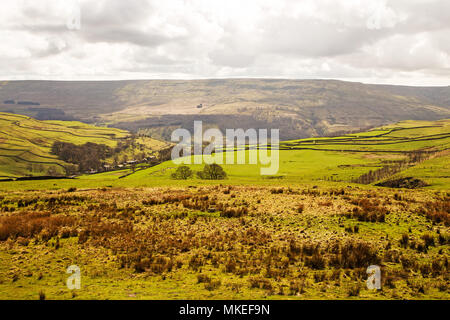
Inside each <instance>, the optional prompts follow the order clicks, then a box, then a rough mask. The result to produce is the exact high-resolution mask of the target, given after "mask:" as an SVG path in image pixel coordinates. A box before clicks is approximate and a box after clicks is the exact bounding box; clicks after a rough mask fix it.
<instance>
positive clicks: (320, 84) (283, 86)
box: [0, 79, 450, 139]
mask: <svg viewBox="0 0 450 320" xmlns="http://www.w3.org/2000/svg"><path fill="white" fill-rule="evenodd" d="M0 101H2V102H1V103H0V111H14V112H15V113H18V114H25V115H29V116H34V117H38V118H39V119H42V120H45V119H46V117H49V119H54V118H55V117H56V118H58V117H60V118H61V120H68V119H80V120H82V121H85V122H97V123H106V124H109V125H113V126H116V127H119V128H123V129H130V130H133V131H139V130H143V131H144V132H147V133H149V134H151V135H152V136H155V137H163V138H166V139H167V138H168V135H169V134H170V132H171V130H172V129H173V128H176V127H180V126H182V127H189V126H192V121H193V120H194V119H195V120H204V121H205V122H207V123H208V125H209V126H215V127H219V128H222V129H224V128H235V127H243V128H250V127H253V128H280V134H281V137H282V138H283V139H294V138H302V137H309V136H323V135H336V134H339V133H342V132H348V131H352V130H362V129H366V128H369V127H375V126H380V125H384V124H388V123H394V122H396V121H400V120H406V119H411V120H437V119H442V118H449V117H450V87H449V86H447V87H408V86H390V85H372V84H362V83H356V82H345V81H336V80H275V79H216V80H185V81H184V80H131V81H3V82H0ZM7 101H32V102H33V103H38V104H39V105H38V106H37V107H36V106H33V105H19V104H11V103H5V102H7ZM200 105H201V107H200ZM55 109H57V110H55ZM53 111H54V112H53Z"/></svg>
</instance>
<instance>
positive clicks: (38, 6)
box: [0, 0, 450, 85]
mask: <svg viewBox="0 0 450 320" xmlns="http://www.w3.org/2000/svg"><path fill="white" fill-rule="evenodd" d="M76 2H77V1H76V0H67V1H60V0H40V1H34V0H7V1H3V2H2V10H1V11H0V39H1V40H2V41H1V42H0V70H1V71H0V72H1V74H0V78H2V79H129V78H133V79H138V78H140V79H143V78H216V77H247V76H248V77H275V78H337V79H343V80H356V81H365V82H372V83H388V82H391V83H402V84H423V85H428V84H430V85H437V84H439V85H449V80H448V79H450V45H449V43H450V42H449V41H448V39H449V36H450V2H449V1H446V0H391V1H389V0H343V1H335V0H301V1H300V0H255V1H242V0H239V1H238V0H227V1H211V0H191V1H183V0H165V1H158V0H148V1H147V0H128V1H123V0H97V1H94V0H80V3H81V7H80V8H81V29H80V30H69V29H68V28H67V26H66V23H67V21H68V20H69V19H70V18H71V13H73V12H76V10H74V9H73V7H71V5H70V4H71V3H72V4H74V3H76Z"/></svg>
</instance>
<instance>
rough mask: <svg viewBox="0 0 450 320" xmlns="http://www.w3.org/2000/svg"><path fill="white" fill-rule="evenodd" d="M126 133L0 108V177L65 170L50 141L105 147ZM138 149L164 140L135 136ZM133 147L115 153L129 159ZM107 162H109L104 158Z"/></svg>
mask: <svg viewBox="0 0 450 320" xmlns="http://www.w3.org/2000/svg"><path fill="white" fill-rule="evenodd" d="M129 137H130V133H129V132H127V131H125V130H120V129H116V128H106V127H97V126H93V125H88V124H85V123H81V122H77V121H39V120H35V119H33V118H30V117H27V116H22V115H16V114H10V113H3V112H0V179H1V178H13V177H20V176H28V175H30V176H31V175H32V176H38V175H46V174H48V172H49V169H50V168H51V169H53V173H54V174H64V173H65V169H64V168H65V166H66V165H67V163H65V162H64V161H62V160H59V159H58V158H57V156H56V155H53V154H51V147H52V145H53V143H54V142H56V141H61V142H68V143H73V144H76V145H81V144H85V143H87V142H92V143H96V144H103V145H107V146H109V147H115V146H117V144H118V142H119V141H121V140H124V139H126V138H129ZM135 144H136V146H137V147H139V149H142V150H145V151H148V150H150V151H152V150H159V149H161V148H163V147H167V146H168V144H167V143H165V142H161V141H157V140H154V139H151V138H147V137H139V138H137V139H135ZM137 147H134V148H127V149H126V150H123V151H122V152H121V153H120V154H118V155H117V156H118V157H120V158H122V157H124V156H126V157H128V159H132V156H133V153H135V150H134V149H137ZM107 162H112V159H108V160H107Z"/></svg>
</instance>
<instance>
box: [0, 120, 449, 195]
mask: <svg viewBox="0 0 450 320" xmlns="http://www.w3.org/2000/svg"><path fill="white" fill-rule="evenodd" d="M99 130H100V129H99ZM449 145H450V120H441V121H435V122H429V121H405V122H401V123H398V124H395V125H392V126H386V127H382V128H377V129H374V130H371V131H368V132H363V133H359V134H350V135H347V136H342V137H333V138H314V139H301V140H294V141H286V142H281V143H280V155H279V159H280V164H279V171H278V173H277V174H276V175H273V176H262V175H261V174H260V165H259V164H258V165H252V164H244V165H241V164H240V165H237V164H224V165H223V168H224V169H225V171H226V172H227V174H228V179H227V180H224V181H204V180H200V179H198V178H195V177H194V178H192V179H188V180H182V181H180V180H173V179H171V173H172V172H174V170H175V169H176V167H177V165H175V164H174V163H173V162H172V161H167V162H164V163H162V164H160V165H157V166H154V167H151V168H149V169H145V170H139V171H136V172H135V173H133V174H130V175H129V176H127V177H125V178H123V179H119V177H120V176H122V175H124V174H126V173H127V172H128V173H131V171H127V170H123V171H112V172H106V173H99V174H95V175H84V176H80V177H78V178H76V179H70V180H69V179H66V180H45V181H18V182H2V183H0V189H3V190H20V189H59V188H69V187H79V188H93V187H94V188H95V187H108V186H110V187H146V186H149V187H150V186H161V185H167V186H177V185H180V186H183V185H184V186H188V185H204V184H223V183H225V184H234V185H239V184H247V185H248V184H262V185H273V184H275V185H291V184H304V183H308V184H315V183H319V182H320V183H324V182H325V183H328V184H336V183H337V184H340V183H350V182H352V181H353V180H354V179H355V178H357V177H359V176H361V175H362V174H364V173H367V172H369V171H370V170H372V171H373V170H376V169H379V168H381V167H383V166H385V165H387V164H389V163H390V162H393V161H394V162H395V161H401V160H404V159H406V158H407V157H408V154H409V153H410V152H413V151H417V150H419V151H430V152H431V151H433V152H438V151H443V150H446V149H447V148H448V147H449ZM248 152H249V151H248V150H247V151H245V150H240V151H236V153H235V157H236V156H237V153H245V154H246V159H248ZM441 153H442V154H441ZM441 153H437V155H436V158H435V159H432V160H426V161H425V162H424V163H417V164H415V165H414V166H412V167H408V171H406V173H408V172H410V171H411V170H412V171H411V172H415V171H414V170H419V169H418V168H421V166H425V167H426V168H428V170H422V171H421V174H420V178H421V179H423V180H424V181H426V182H428V183H431V185H432V186H431V188H439V189H445V188H448V187H449V184H448V179H447V178H446V176H447V174H446V173H445V172H443V173H442V174H438V173H436V172H440V170H441V168H442V170H448V168H447V167H446V164H447V163H448V159H449V155H448V154H447V153H445V152H444V153H443V152H441ZM222 155H223V159H224V157H225V153H222ZM196 157H198V156H196ZM192 162H194V161H192ZM416 165H417V169H414V168H415V166H416ZM190 167H191V168H192V170H194V171H199V170H201V168H202V167H203V165H198V164H195V165H194V164H193V165H190ZM445 168H447V169H445ZM436 175H438V177H437V176H436ZM436 179H438V180H436Z"/></svg>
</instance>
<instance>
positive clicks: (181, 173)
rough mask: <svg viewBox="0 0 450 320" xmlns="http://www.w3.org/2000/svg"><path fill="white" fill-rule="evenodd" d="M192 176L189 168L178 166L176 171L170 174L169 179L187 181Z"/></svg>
mask: <svg viewBox="0 0 450 320" xmlns="http://www.w3.org/2000/svg"><path fill="white" fill-rule="evenodd" d="M192 175H193V173H192V170H191V168H189V167H188V166H179V167H178V168H177V170H176V171H175V172H174V173H172V175H171V177H172V179H176V180H187V179H189V178H190V177H192Z"/></svg>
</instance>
